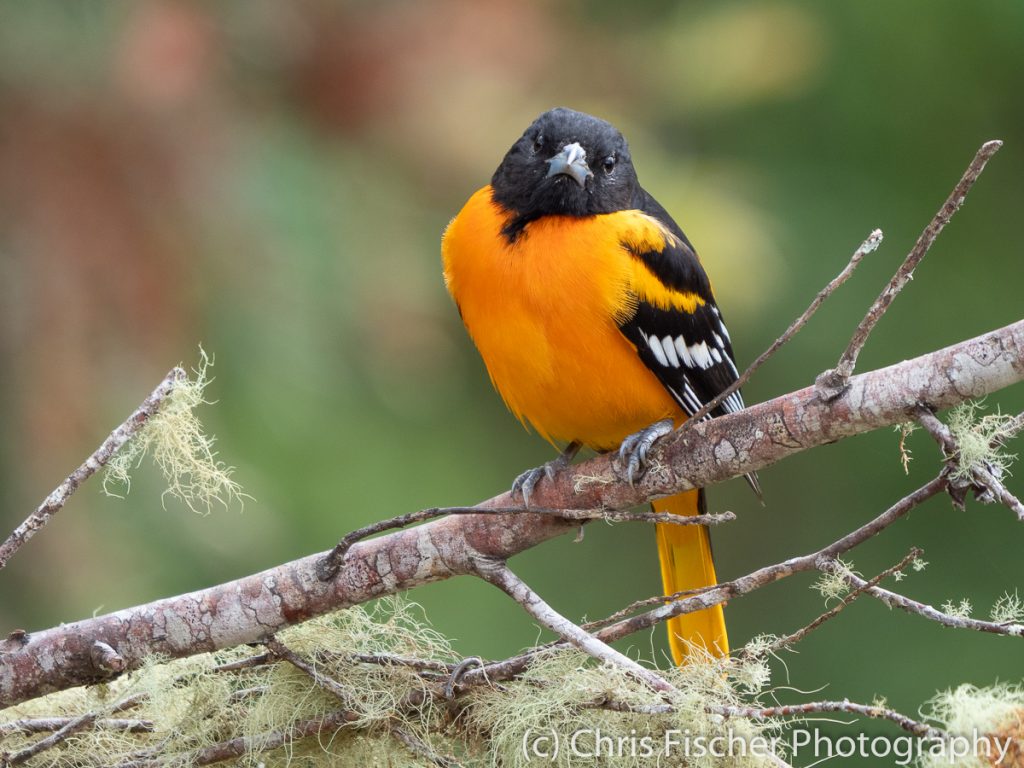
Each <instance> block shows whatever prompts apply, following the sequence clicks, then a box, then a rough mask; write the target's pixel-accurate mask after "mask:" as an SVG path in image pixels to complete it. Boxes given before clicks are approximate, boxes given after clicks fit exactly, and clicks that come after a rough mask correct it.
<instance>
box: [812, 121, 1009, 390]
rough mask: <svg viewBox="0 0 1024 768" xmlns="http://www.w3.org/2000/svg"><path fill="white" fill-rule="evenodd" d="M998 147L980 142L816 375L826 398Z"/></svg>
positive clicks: (842, 387) (842, 384) (844, 376)
mask: <svg viewBox="0 0 1024 768" xmlns="http://www.w3.org/2000/svg"><path fill="white" fill-rule="evenodd" d="M1001 146H1003V142H1001V141H998V140H997V141H986V142H985V143H984V144H982V145H981V147H980V148H979V149H978V151H977V153H976V154H975V155H974V159H973V160H971V163H970V165H968V166H967V170H966V171H964V174H963V176H962V177H961V178H960V181H958V182H957V185H956V186H955V187H953V191H952V192H950V194H949V197H948V198H946V202H944V203H943V204H942V207H941V208H939V210H938V212H937V213H936V214H935V216H934V217H932V220H931V221H930V222H928V226H927V227H925V228H924V231H923V232H922V233H921V235H920V236H919V237H918V238H917V242H916V243H914V247H913V248H911V249H910V253H908V254H907V258H906V259H904V261H903V264H901V265H900V268H899V269H898V270H896V274H895V275H893V277H892V279H891V280H890V281H889V284H888V285H887V286H886V287H885V289H884V290H883V291H882V293H881V294H880V295H879V296H878V298H877V299H875V303H874V304H872V305H871V307H870V309H868V312H867V314H866V315H865V316H864V319H863V320H861V321H860V325H858V326H857V330H856V331H854V333H853V337H852V338H851V339H850V343H849V345H848V346H847V347H846V350H845V351H844V352H843V354H842V355H841V356H840V358H839V362H838V363H837V364H836V367H835V368H833V369H832V370H829V371H825V373H823V374H821V376H819V377H818V382H817V386H818V390H819V393H820V394H821V395H822V396H823V397H824V398H825V399H826V400H833V399H835V398H836V397H838V396H839V395H841V394H842V393H843V391H845V389H846V382H847V380H848V379H849V378H850V376H851V375H852V374H853V369H854V368H855V367H856V365H857V357H858V355H860V351H861V349H863V348H864V344H865V343H867V340H868V336H870V335H871V331H872V330H873V329H874V327H875V325H876V324H877V323H878V321H879V320H881V318H882V315H884V314H885V311H886V310H887V309H888V308H889V305H890V304H892V301H893V299H895V298H896V296H897V294H899V292H900V291H902V290H903V287H904V286H905V285H906V284H907V283H909V282H910V280H911V279H912V278H913V276H914V269H915V268H916V267H917V265H918V264H920V262H921V259H923V258H924V256H925V254H926V253H928V249H929V248H931V246H932V243H934V242H935V238H937V237H938V236H939V233H940V232H942V229H943V228H944V227H945V226H946V224H947V223H949V220H950V219H951V218H953V214H955V213H956V212H957V211H958V210H960V206H961V205H963V202H964V199H965V198H966V197H967V193H968V192H969V191H970V189H971V187H972V186H974V182H975V181H977V180H978V177H979V176H980V175H981V172H982V171H983V170H985V164H986V163H987V162H988V161H989V159H991V157H992V156H993V155H994V154H995V153H996V152H998V151H999V148H1000V147H1001Z"/></svg>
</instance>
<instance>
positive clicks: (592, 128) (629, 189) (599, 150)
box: [491, 107, 640, 237]
mask: <svg viewBox="0 0 1024 768" xmlns="http://www.w3.org/2000/svg"><path fill="white" fill-rule="evenodd" d="M491 187H492V188H493V190H494V200H495V201H496V202H498V203H500V204H501V205H502V206H503V207H505V208H507V209H509V210H510V211H512V212H513V213H514V214H515V215H514V218H513V219H512V221H511V222H510V224H509V227H507V228H506V230H508V231H506V234H508V235H511V236H513V237H514V236H515V235H517V234H518V233H519V232H520V231H521V230H522V228H523V227H524V226H525V225H526V224H528V223H529V222H531V221H533V220H534V219H537V218H540V217H541V216H549V215H562V216H594V215H596V214H599V213H613V212H615V211H621V210H626V209H628V208H631V207H633V205H634V199H635V196H636V194H637V191H638V190H639V188H640V186H639V183H638V182H637V179H636V171H635V170H634V169H633V162H632V160H631V158H630V156H629V145H627V144H626V140H625V139H624V138H623V137H622V134H621V133H619V132H618V130H616V128H615V127H614V126H613V125H611V124H610V123H607V122H605V121H604V120H599V119H598V118H596V117H591V116H590V115H586V114H584V113H582V112H574V111H573V110H571V109H565V108H564V107H559V108H557V109H552V110H550V111H548V112H545V113H544V114H543V115H541V116H540V117H538V118H537V119H536V120H534V121H533V124H532V125H531V126H530V127H529V128H527V129H526V132H525V133H524V134H523V135H522V136H521V137H520V139H519V141H517V142H516V143H515V144H513V145H512V148H511V149H510V150H509V151H508V153H507V154H506V155H505V159H504V160H502V161H501V165H499V166H498V170H497V171H495V172H494V177H493V178H492V179H491Z"/></svg>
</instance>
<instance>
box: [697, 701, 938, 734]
mask: <svg viewBox="0 0 1024 768" xmlns="http://www.w3.org/2000/svg"><path fill="white" fill-rule="evenodd" d="M711 711H712V712H714V713H716V714H720V715H722V716H724V717H745V718H749V719H751V720H768V719H770V718H776V717H803V716H806V715H814V714H821V713H823V712H847V713H849V714H851V715H861V716H862V717H872V718H876V719H878V720H888V721H890V722H892V723H895V724H896V725H898V726H899V727H900V728H902V729H903V730H905V731H907V732H908V733H912V734H914V735H915V736H925V737H928V738H934V739H947V738H949V734H948V733H946V732H945V731H942V730H939V729H938V728H935V727H934V726H931V725H928V724H927V723H922V722H919V721H917V720H914V719H912V718H910V717H907V716H906V715H904V714H902V713H900V712H897V711H896V710H894V709H889V708H888V707H880V706H877V705H875V704H857V703H856V702H853V701H848V700H846V699H843V700H842V701H808V702H806V703H803V704H780V705H778V706H775V707H743V706H723V707H712V708H711Z"/></svg>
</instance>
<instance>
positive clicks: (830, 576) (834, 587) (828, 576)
mask: <svg viewBox="0 0 1024 768" xmlns="http://www.w3.org/2000/svg"><path fill="white" fill-rule="evenodd" d="M855 573H856V572H855V571H854V570H853V563H847V562H844V561H842V560H838V559H837V560H836V561H835V564H834V565H833V566H832V568H830V569H829V570H827V571H825V572H824V573H822V574H821V576H819V577H818V580H817V581H815V582H814V584H812V585H811V588H812V589H814V590H816V591H817V592H819V593H820V594H821V596H822V597H824V598H825V602H826V603H828V602H831V601H833V600H841V599H842V598H844V597H845V596H846V595H847V594H848V593H849V591H850V584H849V581H848V579H849V577H850V576H852V575H855Z"/></svg>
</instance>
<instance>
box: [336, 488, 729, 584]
mask: <svg viewBox="0 0 1024 768" xmlns="http://www.w3.org/2000/svg"><path fill="white" fill-rule="evenodd" d="M522 513H529V514H534V515H549V516H551V517H558V518H561V519H563V520H580V521H589V520H606V521H608V522H611V523H652V524H662V523H666V524H669V525H718V524H720V523H729V522H732V521H733V520H735V519H736V515H735V514H733V513H732V512H718V513H715V514H707V515H685V516H684V515H673V514H669V513H667V512H630V511H627V510H608V509H552V508H544V507H540V508H538V507H525V506H511V507H430V508H428V509H421V510H418V511H416V512H406V513H405V514H402V515H396V516H395V517H391V518H388V519H386V520H380V521H378V522H376V523H370V524H369V525H365V526H363V527H362V528H357V529H356V530H354V531H352V532H351V533H347V534H345V536H344V537H343V538H342V539H341V541H339V542H338V543H337V544H336V545H335V546H334V548H333V549H332V550H331V551H330V552H328V553H327V554H326V555H325V556H324V557H323V559H322V560H320V562H319V563H318V564H317V576H318V577H319V578H320V580H321V581H330V580H331V579H333V578H334V577H335V576H337V575H338V571H339V570H340V569H341V565H342V563H343V562H344V559H345V554H346V553H347V552H348V551H349V549H351V548H352V545H353V544H355V543H356V542H358V541H362V540H363V539H367V538H369V537H370V536H373V535H375V534H378V533H383V532H384V531H391V530H394V529H396V528H405V527H406V526H409V525H413V524H415V523H422V522H425V521H427V520H433V519H436V518H438V517H446V516H448V515H516V514H522Z"/></svg>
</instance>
